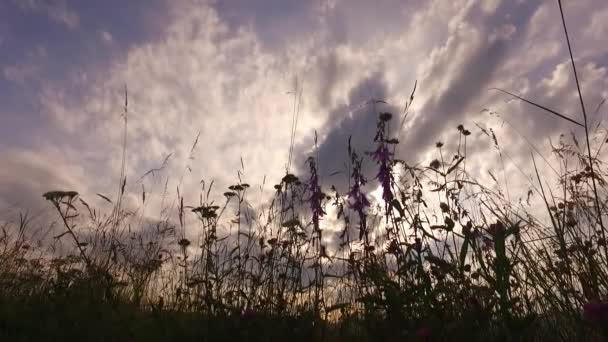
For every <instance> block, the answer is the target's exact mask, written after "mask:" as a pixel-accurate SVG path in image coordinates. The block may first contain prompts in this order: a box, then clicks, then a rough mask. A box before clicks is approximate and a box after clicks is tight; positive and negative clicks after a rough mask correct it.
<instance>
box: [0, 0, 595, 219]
mask: <svg viewBox="0 0 608 342" xmlns="http://www.w3.org/2000/svg"><path fill="white" fill-rule="evenodd" d="M387 3H388V2H383V4H385V5H386V4H387ZM348 4H349V2H348V1H335V2H331V3H330V5H331V6H328V8H326V9H325V10H326V11H329V12H332V11H340V10H341V8H342V7H341V6H348ZM351 4H352V3H351ZM360 4H367V5H366V6H369V3H368V2H361V3H360ZM395 4H396V5H398V4H403V2H400V1H395ZM396 5H395V6H396ZM524 5H529V6H530V7H529V8H528V9H527V11H528V12H525V13H518V12H517V11H519V10H521V9H520V8H519V7H517V6H524ZM361 6H363V5H361ZM408 6H410V7H407V8H400V7H399V8H395V10H394V12H395V13H394V15H395V18H399V20H400V21H399V25H394V27H393V28H392V29H391V30H385V31H376V30H375V27H374V25H380V24H381V20H379V19H378V20H377V21H378V22H373V23H371V24H366V22H365V21H364V20H363V19H362V18H367V17H368V16H369V15H368V14H367V12H364V11H362V12H361V13H359V12H356V13H355V12H354V11H353V12H345V13H348V14H342V15H343V16H346V17H347V18H341V20H338V22H339V23H336V22H331V21H329V20H327V21H323V20H319V21H317V22H315V23H316V24H315V25H316V26H313V27H297V28H296V29H295V31H297V37H295V38H294V39H293V40H291V39H286V41H287V42H288V43H286V44H285V45H280V46H273V47H272V48H268V47H267V46H266V45H264V44H263V41H264V38H265V37H261V36H260V33H259V32H257V31H256V30H255V27H253V26H251V25H242V26H236V27H231V26H230V25H228V24H227V22H226V19H225V18H223V17H221V15H220V13H218V12H217V11H215V10H214V7H213V4H209V3H208V2H200V1H180V2H174V3H172V9H171V11H170V13H169V14H168V15H169V16H170V18H171V24H170V25H169V26H168V27H167V28H166V32H165V35H163V36H162V37H158V39H157V40H155V41H153V42H150V43H147V44H142V45H138V46H134V47H132V48H131V49H130V50H129V51H128V53H127V55H126V57H125V58H124V59H121V60H116V61H113V63H111V67H110V68H109V69H107V70H90V72H85V73H84V74H83V75H87V76H86V77H85V79H84V81H79V83H78V86H79V87H82V89H79V90H81V92H79V94H80V96H79V97H76V98H74V97H72V95H71V94H72V93H71V92H70V90H71V87H72V86H74V85H73V84H71V85H63V87H62V86H57V85H56V84H47V85H45V87H44V91H43V93H42V100H41V101H42V104H43V106H44V109H45V111H46V113H47V114H48V115H49V117H51V118H52V119H53V122H54V123H55V126H54V127H53V130H59V131H60V132H61V137H60V138H55V140H53V141H52V142H50V143H51V144H56V145H58V146H65V145H70V146H71V149H70V150H69V153H70V154H71V158H72V160H71V163H73V165H83V166H82V167H83V171H78V172H81V173H83V174H86V175H90V177H89V180H88V181H87V182H81V183H78V184H76V185H75V186H77V187H81V188H82V189H83V190H81V191H82V192H84V193H89V194H91V193H93V194H94V192H95V191H102V190H106V189H108V188H110V189H114V185H115V184H116V182H117V179H118V174H119V169H120V160H121V139H122V127H123V126H122V125H123V121H122V118H121V116H120V114H121V112H122V108H121V107H122V103H123V101H124V99H123V92H122V89H123V86H124V84H127V85H128V88H129V112H130V114H129V117H128V137H129V140H128V141H129V143H128V150H127V174H128V189H130V190H132V191H133V192H136V191H139V190H140V189H141V186H140V184H135V180H137V179H138V178H139V176H141V175H142V174H143V173H144V172H145V171H147V170H149V169H151V168H153V167H157V166H158V165H159V163H160V162H162V160H163V159H164V158H165V157H166V156H167V155H168V154H170V153H173V156H172V158H171V159H170V163H169V165H168V168H167V170H165V171H164V173H162V175H163V176H168V177H170V187H169V190H170V191H174V189H175V188H176V187H177V185H178V184H179V183H180V178H181V175H182V173H184V170H185V169H186V166H191V169H192V173H190V172H189V171H186V172H185V175H186V177H185V178H184V181H183V183H181V187H180V189H181V191H182V193H186V195H187V198H188V200H189V201H190V202H194V201H196V200H197V196H196V194H197V192H198V189H200V185H199V181H200V180H201V179H205V180H207V181H209V180H211V179H215V181H216V189H217V191H218V193H221V192H222V191H223V187H225V186H227V185H229V184H231V183H233V182H236V181H237V170H238V169H240V167H241V165H240V164H241V162H240V159H241V156H242V157H243V161H244V164H245V177H244V181H246V182H248V183H251V184H260V183H261V182H262V179H263V178H264V175H266V176H267V177H266V183H267V184H266V189H271V188H272V184H274V182H277V181H278V180H279V179H280V177H281V176H282V174H283V172H284V169H283V167H284V165H285V163H286V161H287V151H288V147H289V140H290V136H289V131H290V124H291V114H292V110H293V97H292V96H291V95H288V94H286V93H287V92H288V91H291V90H293V79H294V77H295V76H296V75H297V76H299V79H300V80H302V82H303V87H304V92H303V103H302V107H301V108H300V110H301V112H300V117H299V127H298V128H299V129H298V132H297V136H296V140H297V143H299V144H303V145H301V146H304V145H306V144H308V146H304V147H302V150H307V148H306V147H308V148H309V147H311V146H310V140H306V137H310V135H311V134H312V132H313V130H315V129H317V130H318V131H319V136H320V137H326V136H331V135H332V134H331V133H332V132H334V131H335V130H336V129H339V127H342V125H341V122H343V121H342V120H343V119H344V117H346V115H347V114H348V110H349V109H352V108H351V107H354V106H356V105H357V103H350V102H349V100H350V94H351V91H352V90H353V89H355V88H356V87H357V86H358V85H360V84H361V83H362V81H363V80H365V79H367V78H370V77H371V78H374V77H377V78H378V79H380V81H379V82H378V83H377V84H384V83H386V84H385V85H386V88H387V89H386V94H385V96H386V97H387V100H389V101H390V102H392V103H395V104H397V105H401V104H402V103H401V102H402V100H403V99H404V98H405V97H406V96H408V95H409V92H410V90H411V87H412V86H413V83H414V80H415V79H418V80H419V81H420V82H419V87H418V92H417V95H416V96H417V97H416V102H415V108H414V109H415V111H414V114H413V115H412V117H411V118H412V120H411V121H409V122H408V123H407V130H406V131H405V132H404V133H403V140H402V141H403V142H404V143H406V144H407V145H406V146H404V147H402V149H401V151H403V152H402V153H403V154H404V156H405V157H406V158H407V159H408V160H409V161H411V162H418V161H425V158H427V157H428V156H430V155H431V153H432V152H428V149H429V148H432V143H434V142H435V141H436V140H443V141H446V140H447V138H449V137H451V136H452V135H453V133H454V132H455V127H456V125H457V124H458V123H460V122H461V121H466V122H465V124H466V126H467V128H469V129H471V130H472V131H475V132H476V133H475V135H478V133H479V132H478V131H476V130H475V126H474V123H475V122H481V123H482V124H483V123H485V120H486V117H484V116H480V115H479V114H478V113H479V111H480V110H481V109H482V108H484V107H490V108H492V109H494V110H497V111H499V112H501V115H504V117H505V118H508V119H509V121H510V122H514V123H515V124H516V128H517V129H519V130H521V131H522V133H523V134H525V135H526V136H529V137H531V139H532V140H534V141H535V142H536V143H538V144H539V145H541V146H542V147H547V146H546V142H547V140H546V138H548V137H551V136H552V137H555V135H556V132H559V131H560V130H563V129H564V127H567V126H564V125H562V123H561V122H559V121H554V120H551V119H553V118H551V119H548V118H547V116H543V115H546V114H543V113H539V112H534V111H533V110H531V108H529V107H526V106H525V105H523V104H521V103H518V102H509V103H505V102H504V100H505V97H504V96H501V95H499V94H497V93H493V92H490V91H488V90H487V89H488V88H490V87H492V86H498V87H503V88H506V89H509V90H515V91H516V92H518V93H522V94H526V95H530V96H534V98H535V99H537V100H539V102H542V103H546V104H547V105H551V106H552V107H555V108H560V110H564V111H565V112H568V113H576V101H574V100H573V99H572V98H571V97H568V96H562V95H563V94H570V93H571V92H572V91H573V89H574V88H572V86H573V84H572V82H571V79H570V78H569V77H570V76H568V72H569V69H568V65H567V64H563V63H564V58H565V55H564V46H563V42H562V41H561V39H562V37H561V31H560V29H561V26H560V23H559V22H556V21H555V16H554V15H555V8H554V6H553V5H549V4H544V3H543V4H540V5H539V6H538V8H537V7H535V6H532V5H530V4H528V3H526V4H519V5H517V4H516V6H515V5H514V4H513V3H512V2H500V1H483V2H478V1H464V0H462V1H453V2H449V3H446V2H445V1H442V0H435V1H425V2H421V3H415V5H412V4H409V5H408ZM551 6H553V7H551ZM355 7H356V6H355ZM363 7H364V6H363ZM363 7H361V8H363ZM582 7H584V8H581V7H577V8H576V9H575V10H576V11H574V14H573V15H574V16H575V17H577V18H578V17H581V16H582V14H584V13H589V12H590V8H592V7H593V6H592V2H589V1H587V2H586V7H585V6H582ZM585 8H586V10H585ZM406 9H407V10H406ZM502 10H504V11H506V12H509V13H511V14H513V15H511V16H506V15H504V14H503V13H501V11H502ZM521 11H523V10H521ZM315 13H317V12H315ZM480 13H481V14H480ZM516 14H521V16H518V15H516ZM323 15H328V17H327V18H331V15H329V14H323ZM522 17H523V18H524V19H520V18H522ZM370 20H371V21H373V19H370ZM516 20H522V21H523V20H525V22H517V21H516ZM593 25H594V24H593V20H592V23H591V27H593ZM598 25H599V24H598ZM574 26H575V28H574V29H573V35H576V36H577V37H578V36H580V35H582V33H581V32H583V31H584V30H587V27H588V26H585V25H578V24H577V25H574ZM596 26H597V25H596ZM342 29H343V30H345V31H348V32H346V33H344V32H342V33H344V34H342V33H340V32H338V30H342ZM349 30H353V31H352V32H351V31H349ZM589 30H590V31H589ZM595 30H596V28H591V29H588V31H589V32H595ZM353 32H355V33H356V34H355V33H353ZM378 32H381V33H378ZM585 32H587V31H585ZM357 34H361V37H363V38H361V37H359V38H358V39H354V38H352V36H357ZM100 37H101V39H105V38H104V32H100ZM290 37H291V36H290ZM296 38H297V39H296ZM106 40H107V39H106ZM590 41H592V40H583V41H582V42H581V43H580V44H577V48H578V49H579V50H577V51H580V54H581V56H582V55H584V56H588V57H586V58H591V57H593V56H597V55H598V54H597V50H598V49H602V48H601V47H598V46H596V45H593V44H589V42H590ZM583 65H584V67H583ZM581 67H582V69H583V74H582V78H583V82H584V84H583V89H584V91H585V92H586V94H588V98H589V101H590V103H594V101H596V100H597V98H598V97H599V96H600V95H601V96H605V95H602V94H604V93H605V89H606V84H605V81H603V80H604V79H605V76H604V75H605V66H604V65H601V64H591V63H583V64H582V65H581ZM92 75H96V76H92ZM383 82H384V83H383ZM362 91H363V90H362ZM365 91H368V92H369V95H370V96H372V95H375V94H374V90H373V89H372V90H367V89H366V90H365ZM82 94H84V95H82ZM349 106H351V107H349ZM343 108H346V109H345V110H339V109H343ZM328 113H334V114H335V113H337V114H335V115H336V116H330V115H329V114H328ZM332 115H333V114H332ZM340 115H342V116H340ZM484 115H485V114H484ZM353 118H354V119H353V120H356V116H354V117H353ZM491 123H494V124H498V125H499V124H500V120H499V119H496V120H495V121H492V122H491ZM488 124H490V123H488ZM347 126H348V125H344V127H347ZM351 126H357V125H356V123H355V124H353V125H351ZM351 126H348V127H351ZM337 127H338V128H337ZM372 129H373V127H372ZM199 132H200V139H199V142H198V148H197V149H196V151H195V153H194V160H189V153H190V147H191V144H192V142H193V140H194V138H195V137H196V136H197V134H198V133H199ZM545 133H546V135H544V134H545ZM497 134H498V135H499V138H500V139H501V141H503V142H505V144H506V145H507V146H505V150H506V151H505V152H507V153H509V154H510V155H512V156H513V159H514V160H515V161H516V162H518V163H521V164H522V165H524V164H525V163H529V154H528V149H527V148H525V147H526V146H525V142H522V141H521V139H519V138H517V137H516V136H515V135H514V134H513V132H510V131H507V130H506V129H505V130H503V131H497ZM333 136H340V135H339V134H334V135H333ZM355 138H357V137H355ZM483 139H484V138H483V136H481V135H480V136H479V138H478V141H481V142H478V144H479V146H473V147H471V151H473V152H474V153H473V154H472V155H471V163H470V164H467V165H470V167H471V169H472V170H474V172H478V174H477V176H479V177H480V178H482V181H487V182H491V180H488V179H486V178H487V176H486V174H485V173H484V172H483V170H487V169H489V168H495V167H496V165H499V164H498V163H499V160H498V159H497V158H498V157H497V156H496V155H495V154H494V151H493V150H492V149H491V143H489V142H487V144H485V145H484V143H483ZM336 143H337V144H339V143H340V141H337V142H336ZM343 143H344V145H343V146H344V148H345V147H346V141H344V142H343ZM336 148H337V147H336ZM487 150H490V152H488V151H487ZM335 158H340V157H335ZM47 162H49V163H51V161H48V160H47ZM296 162H297V163H300V164H301V163H302V162H303V161H302V160H297V161H296ZM63 165H65V164H63ZM19 167H25V166H24V164H23V163H20V164H18V165H17V166H15V168H19ZM52 170H55V171H54V172H61V173H62V174H65V175H71V174H72V173H71V172H73V171H71V169H70V168H66V167H65V166H62V168H60V169H59V168H52ZM59 170H61V171H59ZM506 171H507V172H509V173H516V172H518V171H517V170H516V167H515V166H514V165H510V164H509V165H507V170H506ZM2 177H5V178H7V177H8V178H10V177H11V175H10V174H9V175H3V176H2ZM46 178H51V177H50V176H49V177H46ZM57 182H58V183H61V181H60V180H58V181H57ZM145 182H146V189H147V191H152V192H154V191H156V193H157V194H159V193H162V188H163V186H164V182H158V183H154V182H152V181H150V180H145ZM153 187H155V188H153ZM149 188H150V189H149ZM520 190H521V189H520ZM36 191H39V190H36ZM513 191H514V192H515V188H513ZM520 192H521V191H520ZM132 202H133V203H137V196H135V195H134V196H133V199H132ZM190 204H192V203H190ZM155 205H159V204H158V203H157V204H155ZM151 206H153V205H151ZM148 211H149V212H152V211H153V209H152V208H149V209H148Z"/></svg>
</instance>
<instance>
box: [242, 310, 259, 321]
mask: <svg viewBox="0 0 608 342" xmlns="http://www.w3.org/2000/svg"><path fill="white" fill-rule="evenodd" d="M255 316H256V314H255V310H253V309H252V308H246V309H245V310H243V312H242V313H241V317H242V318H244V319H252V318H254V317H255Z"/></svg>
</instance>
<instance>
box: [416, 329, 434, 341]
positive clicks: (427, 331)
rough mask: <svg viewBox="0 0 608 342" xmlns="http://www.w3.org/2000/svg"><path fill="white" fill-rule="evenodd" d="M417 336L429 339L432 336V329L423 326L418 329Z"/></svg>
mask: <svg viewBox="0 0 608 342" xmlns="http://www.w3.org/2000/svg"><path fill="white" fill-rule="evenodd" d="M416 337H418V338H419V339H422V340H427V339H429V338H430V337H431V329H429V327H427V326H422V327H420V328H418V330H416Z"/></svg>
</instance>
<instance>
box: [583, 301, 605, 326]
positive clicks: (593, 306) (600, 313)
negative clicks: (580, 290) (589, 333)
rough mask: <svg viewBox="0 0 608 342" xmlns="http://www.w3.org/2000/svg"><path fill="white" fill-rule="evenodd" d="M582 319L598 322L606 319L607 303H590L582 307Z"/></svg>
mask: <svg viewBox="0 0 608 342" xmlns="http://www.w3.org/2000/svg"><path fill="white" fill-rule="evenodd" d="M583 318H585V319H586V320H588V321H592V322H598V321H605V320H606V319H608V302H601V301H590V302H588V303H585V304H584V305H583Z"/></svg>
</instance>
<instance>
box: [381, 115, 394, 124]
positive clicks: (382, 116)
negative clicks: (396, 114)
mask: <svg viewBox="0 0 608 342" xmlns="http://www.w3.org/2000/svg"><path fill="white" fill-rule="evenodd" d="M392 118H393V114H391V113H382V114H380V121H383V122H387V121H390V120H391V119H392Z"/></svg>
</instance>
